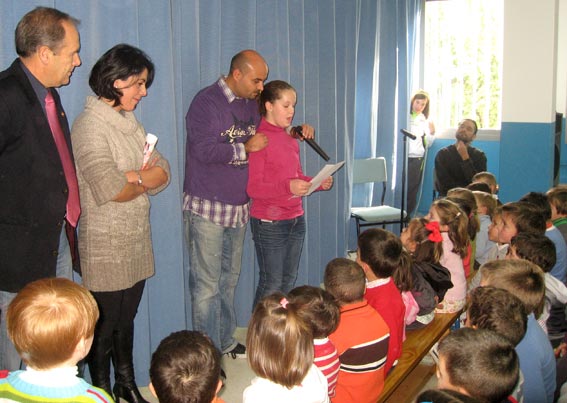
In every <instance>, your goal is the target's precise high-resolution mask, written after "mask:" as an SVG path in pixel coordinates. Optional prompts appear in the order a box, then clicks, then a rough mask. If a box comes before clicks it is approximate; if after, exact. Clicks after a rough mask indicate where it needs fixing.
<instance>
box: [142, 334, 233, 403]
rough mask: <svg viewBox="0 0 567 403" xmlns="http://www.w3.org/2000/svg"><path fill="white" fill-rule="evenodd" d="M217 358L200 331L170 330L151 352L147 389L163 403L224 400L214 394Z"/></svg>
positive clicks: (218, 402)
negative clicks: (171, 331)
mask: <svg viewBox="0 0 567 403" xmlns="http://www.w3.org/2000/svg"><path fill="white" fill-rule="evenodd" d="M220 361H221V356H220V352H219V351H218V350H217V349H216V348H215V346H214V345H213V342H212V341H211V339H209V337H208V336H206V335H204V334H203V333H200V332H196V331H192V330H181V331H179V332H174V333H171V334H170V335H169V336H167V337H166V338H165V339H163V340H162V341H161V342H160V343H159V346H158V348H157V349H156V351H155V352H154V353H153V354H152V362H151V366H150V386H149V387H150V391H151V392H152V394H153V395H154V396H155V397H157V399H158V401H160V402H164V403H165V402H167V403H192V402H207V403H208V402H210V403H224V401H223V400H222V399H220V398H218V397H217V393H218V392H219V390H220V389H221V387H222V381H221V380H220V370H221V367H220Z"/></svg>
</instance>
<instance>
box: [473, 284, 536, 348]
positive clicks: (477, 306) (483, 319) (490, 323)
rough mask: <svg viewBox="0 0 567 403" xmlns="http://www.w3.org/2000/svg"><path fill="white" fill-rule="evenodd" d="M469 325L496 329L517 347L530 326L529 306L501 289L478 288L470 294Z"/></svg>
mask: <svg viewBox="0 0 567 403" xmlns="http://www.w3.org/2000/svg"><path fill="white" fill-rule="evenodd" d="M467 321H468V323H467V325H468V326H469V327H474V328H478V329H488V330H492V331H494V332H496V333H498V334H500V335H501V336H503V337H505V338H506V339H508V340H509V341H510V343H512V345H513V346H517V345H518V343H519V342H520V341H522V339H523V338H524V335H525V334H526V330H527V326H528V314H527V312H526V307H525V306H524V304H523V303H522V301H520V300H519V299H518V297H516V296H515V295H513V294H512V293H510V292H509V291H506V290H504V289H501V288H494V287H477V288H475V289H473V290H471V291H470V292H469V294H468V296H467Z"/></svg>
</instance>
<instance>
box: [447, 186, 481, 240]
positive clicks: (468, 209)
mask: <svg viewBox="0 0 567 403" xmlns="http://www.w3.org/2000/svg"><path fill="white" fill-rule="evenodd" d="M447 200H451V201H453V202H455V203H457V204H458V205H459V207H460V208H461V210H463V211H464V212H465V214H466V215H467V218H468V219H469V224H468V226H467V232H468V233H469V238H470V240H471V241H474V239H475V238H476V233H477V232H478V230H479V229H480V222H479V221H478V217H477V205H476V198H475V197H474V193H473V192H472V190H469V189H466V188H453V189H451V190H449V191H448V192H447Z"/></svg>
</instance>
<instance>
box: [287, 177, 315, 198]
mask: <svg viewBox="0 0 567 403" xmlns="http://www.w3.org/2000/svg"><path fill="white" fill-rule="evenodd" d="M310 187H311V183H310V182H307V181H304V180H303V179H292V180H291V181H290V182H289V190H290V191H291V193H292V194H293V195H294V196H305V195H306V194H307V192H308V191H309V188H310Z"/></svg>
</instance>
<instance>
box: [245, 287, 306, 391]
mask: <svg viewBox="0 0 567 403" xmlns="http://www.w3.org/2000/svg"><path fill="white" fill-rule="evenodd" d="M246 346H247V350H248V351H247V355H248V362H249V363H250V367H251V368H252V370H253V371H254V372H255V373H256V375H258V376H260V377H261V378H265V379H268V380H270V381H272V382H274V383H277V384H279V385H282V386H285V387H286V388H288V389H291V388H293V387H294V386H297V385H300V384H301V381H303V379H304V378H305V376H306V375H307V372H308V371H309V369H310V368H311V366H312V365H313V354H314V353H313V336H312V334H311V330H310V329H309V326H308V325H307V324H306V323H305V322H304V321H303V319H301V317H300V316H299V314H298V313H297V311H296V307H294V305H293V304H290V303H288V301H287V299H286V297H285V295H284V294H282V293H274V294H271V295H268V296H267V297H265V298H264V299H262V300H261V301H260V302H258V304H256V307H255V308H254V313H253V314H252V319H250V323H249V324H248V334H247V337H246Z"/></svg>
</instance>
